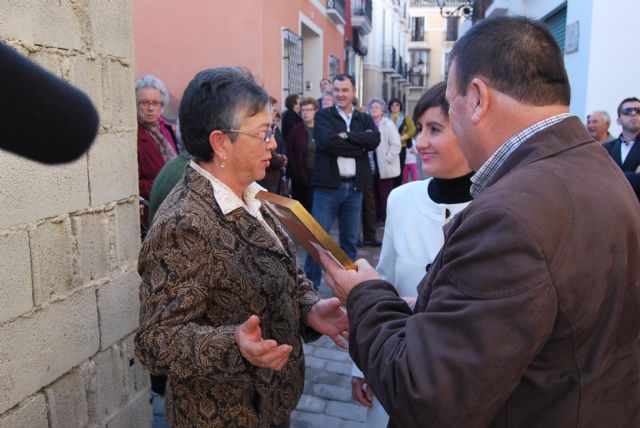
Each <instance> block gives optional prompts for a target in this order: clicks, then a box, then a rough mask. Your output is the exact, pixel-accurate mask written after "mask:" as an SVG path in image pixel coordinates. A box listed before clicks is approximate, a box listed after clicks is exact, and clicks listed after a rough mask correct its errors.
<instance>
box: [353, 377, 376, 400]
mask: <svg viewBox="0 0 640 428" xmlns="http://www.w3.org/2000/svg"><path fill="white" fill-rule="evenodd" d="M351 396H352V397H353V399H354V400H356V401H357V402H358V403H360V404H362V405H365V406H367V407H371V406H372V405H373V389H371V387H370V386H369V384H368V383H367V381H366V379H363V378H361V377H357V376H352V377H351Z"/></svg>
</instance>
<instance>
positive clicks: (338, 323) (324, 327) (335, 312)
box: [307, 297, 349, 349]
mask: <svg viewBox="0 0 640 428" xmlns="http://www.w3.org/2000/svg"><path fill="white" fill-rule="evenodd" d="M307 324H309V325H310V326H311V328H313V329H314V330H315V331H317V332H318V333H322V334H326V335H327V336H329V337H330V338H332V339H333V341H334V342H335V343H336V345H338V346H339V347H341V348H343V349H347V348H348V346H347V343H346V342H345V340H343V339H347V340H348V339H349V319H348V318H347V311H345V310H344V308H343V307H342V306H340V300H339V299H338V298H337V297H332V298H331V299H322V300H319V301H318V302H317V303H316V304H315V305H313V306H312V307H311V309H310V310H309V314H308V315H307Z"/></svg>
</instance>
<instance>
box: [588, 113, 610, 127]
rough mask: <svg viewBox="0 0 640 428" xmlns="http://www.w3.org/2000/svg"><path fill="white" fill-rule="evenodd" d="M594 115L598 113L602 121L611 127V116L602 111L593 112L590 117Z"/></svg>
mask: <svg viewBox="0 0 640 428" xmlns="http://www.w3.org/2000/svg"><path fill="white" fill-rule="evenodd" d="M596 113H600V114H601V115H602V118H603V119H604V121H605V122H606V123H607V125H611V116H609V113H607V112H606V111H604V110H595V111H594V112H593V113H591V116H593V115H594V114H596Z"/></svg>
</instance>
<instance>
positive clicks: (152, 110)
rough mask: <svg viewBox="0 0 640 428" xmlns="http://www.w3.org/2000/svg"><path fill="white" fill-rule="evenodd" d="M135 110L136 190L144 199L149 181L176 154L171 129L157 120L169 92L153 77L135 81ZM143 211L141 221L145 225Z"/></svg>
mask: <svg viewBox="0 0 640 428" xmlns="http://www.w3.org/2000/svg"><path fill="white" fill-rule="evenodd" d="M135 88H136V105H137V107H138V108H137V111H138V190H139V191H140V196H141V197H142V198H144V199H146V200H149V198H150V197H151V187H153V181H154V180H155V179H156V176H157V175H158V173H159V172H160V170H161V169H162V167H163V166H164V165H165V164H166V163H167V162H169V161H171V160H172V159H173V158H175V157H176V156H177V155H178V148H177V146H176V136H175V133H174V132H173V128H172V127H171V125H169V124H168V123H167V122H165V121H164V119H162V117H160V115H161V114H162V112H163V111H164V107H165V106H166V105H167V104H168V102H169V93H168V92H167V89H166V88H165V86H164V84H163V83H162V82H161V81H160V79H158V78H157V77H155V76H151V75H147V76H143V77H141V78H140V79H138V80H136V83H135ZM147 216H148V213H147V211H146V209H145V212H144V213H143V218H142V222H143V224H144V225H147V223H148V221H147V220H148V219H147Z"/></svg>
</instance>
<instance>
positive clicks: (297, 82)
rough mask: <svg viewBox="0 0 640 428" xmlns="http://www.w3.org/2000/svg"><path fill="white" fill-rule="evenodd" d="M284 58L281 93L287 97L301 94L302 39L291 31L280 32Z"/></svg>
mask: <svg viewBox="0 0 640 428" xmlns="http://www.w3.org/2000/svg"><path fill="white" fill-rule="evenodd" d="M282 38H283V41H284V56H283V57H282V71H283V77H284V86H283V89H282V90H283V91H284V92H285V93H286V94H287V95H291V94H302V89H303V86H302V37H300V36H299V35H297V34H296V33H294V32H293V31H291V30H287V29H284V30H282Z"/></svg>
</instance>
